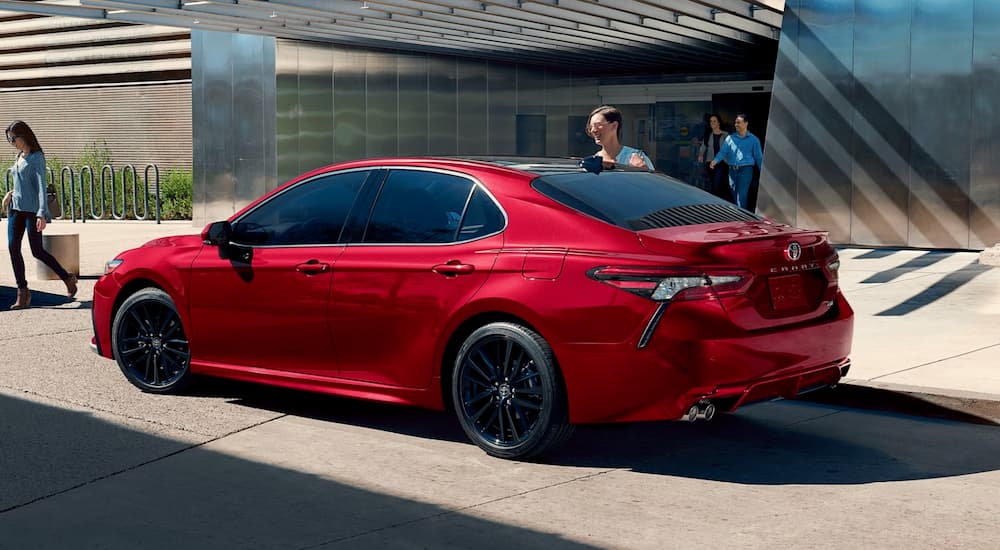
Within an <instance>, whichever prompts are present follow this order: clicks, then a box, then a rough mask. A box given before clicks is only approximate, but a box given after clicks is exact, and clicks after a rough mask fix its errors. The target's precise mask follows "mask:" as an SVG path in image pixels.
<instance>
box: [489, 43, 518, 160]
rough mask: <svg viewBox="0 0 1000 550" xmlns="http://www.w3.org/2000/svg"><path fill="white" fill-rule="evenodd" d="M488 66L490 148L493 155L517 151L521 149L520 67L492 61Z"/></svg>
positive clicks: (511, 153) (510, 153)
mask: <svg viewBox="0 0 1000 550" xmlns="http://www.w3.org/2000/svg"><path fill="white" fill-rule="evenodd" d="M486 70H487V77H486V78H487V88H488V93H487V97H488V99H489V126H488V127H487V128H488V130H487V132H486V135H487V138H488V140H489V143H488V145H487V150H486V152H487V153H488V154H491V155H513V154H514V153H516V152H517V151H516V147H515V138H516V136H517V126H516V117H515V115H516V105H515V103H516V97H517V71H516V70H515V68H514V66H513V65H505V64H501V63H495V62H494V63H489V64H488V65H487V67H486Z"/></svg>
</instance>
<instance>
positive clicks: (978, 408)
mask: <svg viewBox="0 0 1000 550" xmlns="http://www.w3.org/2000/svg"><path fill="white" fill-rule="evenodd" d="M799 399H801V400H803V401H811V402H814V403H823V404H827V405H837V406H843V407H850V408H856V409H866V410H878V411H886V412H893V413H899V414H905V415H909V416H921V417H926V418H936V419H941V420H949V421H953V422H965V423H969V424H983V425H990V426H1000V396H997V395H992V394H985V393H975V392H965V391H954V390H946V389H941V388H924V387H918V386H903V385H898V384H883V383H877V382H869V381H865V380H851V379H845V380H843V381H841V383H840V384H839V385H838V386H837V387H836V388H832V389H828V390H821V391H816V392H813V393H809V394H806V395H804V396H802V397H800V398H799Z"/></svg>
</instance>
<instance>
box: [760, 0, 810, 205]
mask: <svg viewBox="0 0 1000 550" xmlns="http://www.w3.org/2000/svg"><path fill="white" fill-rule="evenodd" d="M798 11H799V1H798V0H788V1H787V2H786V3H785V17H784V20H783V22H782V27H781V40H780V41H779V42H778V59H777V63H776V64H775V69H774V83H773V84H772V88H771V108H770V114H769V115H768V121H767V143H766V144H764V165H763V168H762V170H761V176H760V187H759V194H758V196H757V210H758V211H760V212H762V213H764V214H765V215H767V216H770V217H772V218H774V219H776V220H778V221H780V222H783V223H788V224H792V225H797V223H798V185H797V182H798V175H797V172H798V161H799V149H798V137H799V131H800V126H799V122H798V109H799V107H800V103H799V101H798V99H796V97H795V90H797V89H799V84H798V82H799V79H800V78H801V75H800V74H799V45H798V40H799V16H798Z"/></svg>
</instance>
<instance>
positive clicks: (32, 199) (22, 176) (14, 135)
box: [4, 120, 76, 309]
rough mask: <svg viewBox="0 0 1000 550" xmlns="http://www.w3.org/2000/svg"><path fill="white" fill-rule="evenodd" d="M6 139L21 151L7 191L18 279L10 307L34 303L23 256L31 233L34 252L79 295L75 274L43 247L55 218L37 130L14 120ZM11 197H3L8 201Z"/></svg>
mask: <svg viewBox="0 0 1000 550" xmlns="http://www.w3.org/2000/svg"><path fill="white" fill-rule="evenodd" d="M7 141H9V142H10V144H11V145H13V146H14V147H15V148H16V149H17V151H18V153H17V157H16V158H15V159H14V166H12V167H11V169H10V170H11V173H12V175H13V179H14V189H13V190H12V191H11V192H9V193H8V195H9V199H10V205H9V206H8V207H7V208H8V210H7V248H8V250H9V251H10V263H11V266H12V267H13V268H14V280H15V281H17V301H16V302H14V305H12V306H10V309H24V308H27V307H29V306H31V291H30V290H28V281H27V279H25V277H24V256H22V255H21V241H22V239H23V238H24V233H25V231H27V232H28V244H29V245H30V246H31V255H32V256H34V257H35V258H37V259H38V260H40V261H41V262H42V263H44V264H45V265H47V266H48V267H49V269H51V270H52V271H53V272H54V273H55V274H56V275H58V276H59V278H60V279H62V280H63V282H64V283H66V294H67V295H68V296H69V297H71V298H72V297H73V296H75V295H76V277H75V276H74V275H71V274H69V273H67V272H66V270H65V269H63V267H62V266H61V265H59V262H58V261H56V259H55V258H53V257H52V255H51V254H49V253H48V251H46V250H45V248H44V247H43V246H42V230H44V229H45V225H46V224H47V223H48V222H49V221H50V220H51V219H52V216H51V215H50V214H49V205H48V201H46V196H45V191H46V189H45V154H44V153H42V147H41V145H39V144H38V139H37V138H36V137H35V133H34V132H32V131H31V128H30V127H28V125H27V124H25V123H24V122H22V121H20V120H15V121H14V122H12V123H11V124H10V126H8V127H7ZM7 199H8V197H4V204H7V202H8V201H7Z"/></svg>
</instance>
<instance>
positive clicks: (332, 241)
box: [190, 170, 371, 376]
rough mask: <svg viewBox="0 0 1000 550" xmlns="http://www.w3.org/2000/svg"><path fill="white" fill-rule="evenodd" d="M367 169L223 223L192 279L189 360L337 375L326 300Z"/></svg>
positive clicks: (282, 196)
mask: <svg viewBox="0 0 1000 550" xmlns="http://www.w3.org/2000/svg"><path fill="white" fill-rule="evenodd" d="M370 174H371V171H369V170H358V171H347V172H341V173H335V174H325V175H320V176H317V177H314V178H310V179H308V180H305V181H303V182H301V183H299V184H296V185H294V186H292V187H289V188H287V189H285V190H283V191H282V192H280V193H278V194H276V195H274V196H273V197H270V198H269V199H268V200H266V201H264V202H262V203H261V204H259V205H258V206H257V207H256V208H254V209H253V210H251V211H249V212H247V213H245V214H243V215H241V216H240V217H239V218H237V219H235V220H233V223H232V236H231V239H230V240H231V242H232V243H233V244H232V246H229V247H218V246H212V245H206V246H205V247H204V249H203V250H202V252H201V253H200V254H199V255H198V257H197V258H196V259H195V261H194V264H193V265H192V273H191V286H190V288H191V299H190V304H191V319H192V322H191V335H190V339H191V354H192V361H193V362H196V363H206V364H210V365H211V366H215V367H225V366H232V367H237V368H245V367H246V368H259V369H274V370H282V371H293V372H312V373H320V374H324V375H327V376H335V375H336V365H337V363H336V359H335V350H334V347H333V343H332V342H331V339H330V332H329V330H328V327H327V319H326V314H327V300H328V298H329V292H330V281H331V279H332V275H333V269H334V265H335V263H336V261H337V258H338V257H339V256H340V255H341V253H343V251H344V246H343V245H342V244H340V243H339V238H340V234H341V231H342V228H343V226H344V223H345V221H346V219H347V216H348V213H349V211H350V209H351V208H352V206H353V204H354V201H355V199H356V197H357V196H358V193H359V191H360V190H361V188H362V187H363V185H364V182H365V180H366V179H367V178H368V177H369V176H370Z"/></svg>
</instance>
